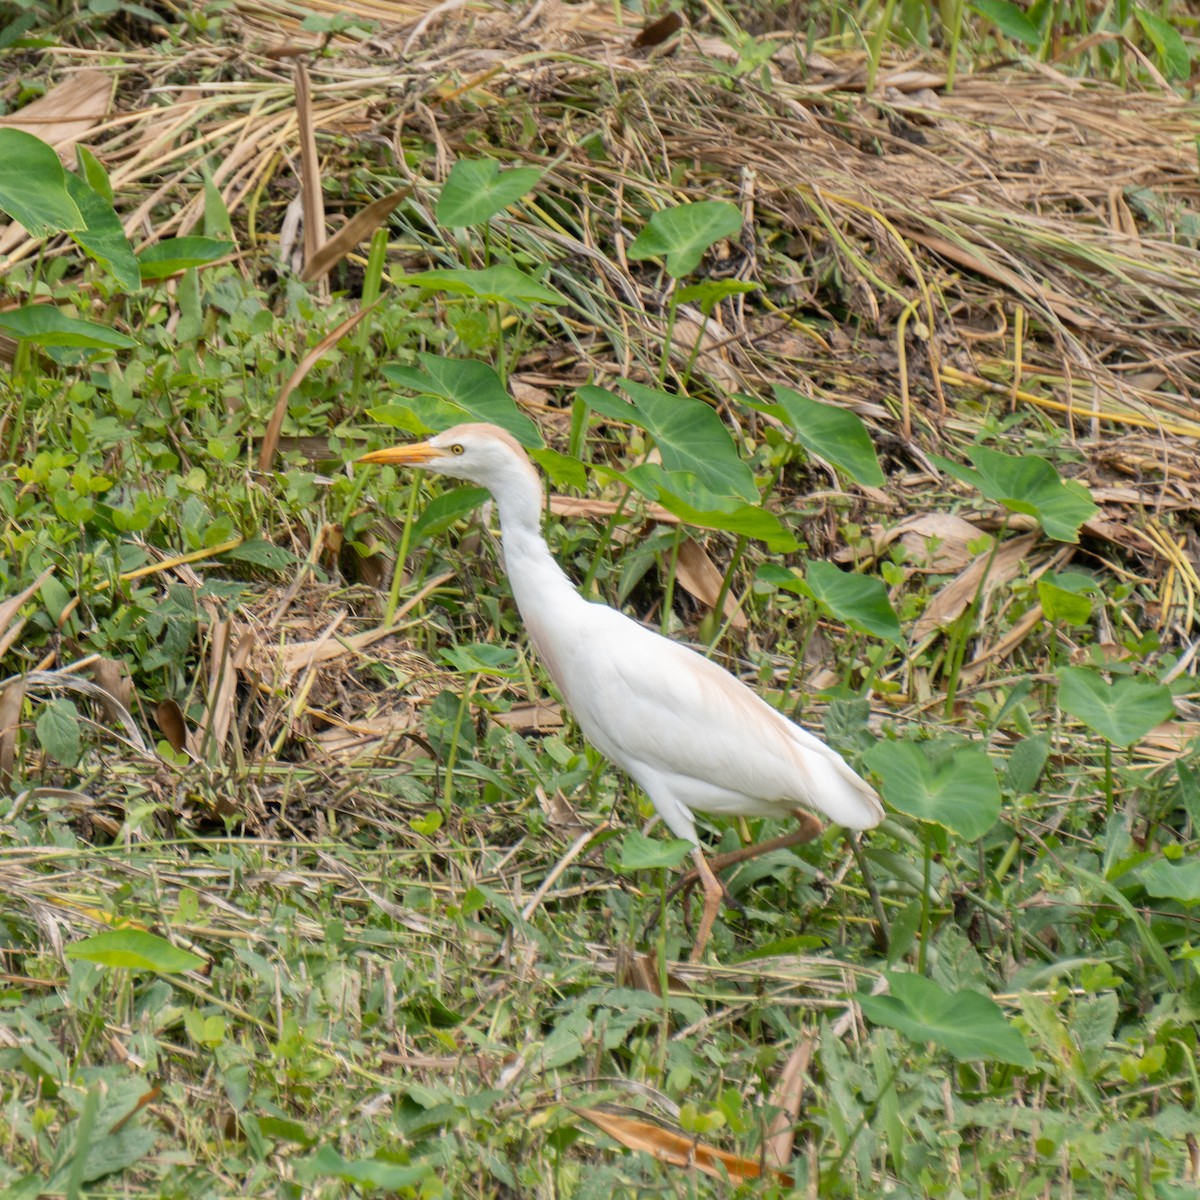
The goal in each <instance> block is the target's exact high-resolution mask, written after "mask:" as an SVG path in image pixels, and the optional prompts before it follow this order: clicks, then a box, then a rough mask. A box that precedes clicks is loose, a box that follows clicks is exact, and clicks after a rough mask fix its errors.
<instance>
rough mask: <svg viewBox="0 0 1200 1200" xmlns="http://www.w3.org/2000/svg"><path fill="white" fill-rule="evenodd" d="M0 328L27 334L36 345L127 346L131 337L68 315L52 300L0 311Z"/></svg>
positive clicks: (86, 347) (83, 348)
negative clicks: (47, 302) (56, 306)
mask: <svg viewBox="0 0 1200 1200" xmlns="http://www.w3.org/2000/svg"><path fill="white" fill-rule="evenodd" d="M0 329H2V330H3V331H4V332H5V333H7V334H11V335H12V336H13V337H15V338H26V339H27V340H29V341H31V342H33V343H34V344H35V345H38V346H69V347H72V348H74V349H80V350H128V349H129V348H130V347H132V346H136V345H137V342H135V341H134V340H133V338H129V337H126V336H125V335H124V334H123V333H118V332H117V331H116V330H115V329H109V327H108V326H107V325H97V324H95V323H94V322H92V321H81V320H79V318H77V317H68V316H67V315H66V313H63V312H60V311H59V310H58V309H57V308H55V307H54V305H53V304H27V305H25V307H24V308H13V309H10V310H9V311H8V312H6V313H0Z"/></svg>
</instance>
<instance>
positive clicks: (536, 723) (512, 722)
mask: <svg viewBox="0 0 1200 1200" xmlns="http://www.w3.org/2000/svg"><path fill="white" fill-rule="evenodd" d="M492 720H493V721H495V722H496V724H497V725H503V726H504V728H505V729H515V730H517V732H518V733H544V732H545V731H546V730H547V729H561V728H562V725H563V715H562V706H561V705H558V704H555V703H553V702H552V701H549V700H536V701H533V702H531V703H528V704H514V705H513V706H512V708H510V709H509V710H508V712H497V713H492Z"/></svg>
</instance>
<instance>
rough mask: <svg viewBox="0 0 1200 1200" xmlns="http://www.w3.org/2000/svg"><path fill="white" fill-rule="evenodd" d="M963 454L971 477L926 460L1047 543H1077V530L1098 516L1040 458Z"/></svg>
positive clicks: (981, 451) (1079, 491)
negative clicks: (1019, 518)
mask: <svg viewBox="0 0 1200 1200" xmlns="http://www.w3.org/2000/svg"><path fill="white" fill-rule="evenodd" d="M967 454H968V455H969V456H970V459H971V461H972V462H973V463H974V464H975V468H976V469H975V470H974V471H972V470H971V469H970V468H969V467H964V466H962V465H960V464H959V463H955V462H951V461H950V460H949V459H946V458H942V457H941V456H940V455H932V456H931V457H932V459H933V461H934V462H935V463H937V465H938V466H939V467H940V468H941V469H942V470H943V471H945V472H946V473H947V474H949V475H953V476H954V478H955V479H959V480H961V481H962V482H963V483H968V484H970V485H971V486H972V487H976V488H978V489H979V490H980V491H981V492H982V493H983V494H984V495H985V496H986V497H987V498H988V499H989V500H992V501H994V502H995V503H997V504H1003V505H1004V507H1005V508H1007V509H1009V511H1010V512H1018V513H1024V514H1026V515H1027V516H1031V517H1034V518H1036V520H1037V521H1038V522H1039V523H1040V524H1041V526H1042V528H1043V529H1044V530H1045V532H1046V536H1047V537H1052V538H1055V539H1056V540H1057V541H1060V542H1077V541H1079V529H1080V526H1082V525H1083V523H1084V522H1085V521H1090V520H1091V519H1092V518H1093V517H1094V516H1095V515H1096V513H1097V512H1099V511H1100V510H1099V509H1098V508H1097V507H1096V506H1095V505H1094V504H1093V503H1092V498H1091V494H1090V493H1089V492H1088V490H1087V488H1086V487H1084V486H1083V484H1082V483H1079V482H1078V481H1077V480H1074V479H1062V478H1060V477H1059V474H1058V472H1057V471H1056V470H1055V469H1054V467H1053V466H1051V465H1050V463H1049V462H1047V461H1046V460H1045V459H1044V458H1041V457H1040V456H1039V455H1036V454H1023V455H1020V456H1017V455H1012V454H1001V453H1000V452H999V451H998V450H989V449H987V447H986V446H972V447H970V448H969V449H968V450H967Z"/></svg>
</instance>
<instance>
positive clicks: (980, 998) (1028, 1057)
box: [856, 971, 1034, 1067]
mask: <svg viewBox="0 0 1200 1200" xmlns="http://www.w3.org/2000/svg"><path fill="white" fill-rule="evenodd" d="M884 974H885V975H886V977H887V981H888V987H889V988H890V990H891V995H889V996H858V997H856V999H857V1000H858V1003H859V1005H860V1007H861V1008H862V1010H863V1012H864V1013H866V1015H867V1017H868V1018H870V1020H872V1021H874V1022H875V1024H877V1025H886V1026H887V1027H888V1028H889V1029H896V1030H899V1032H901V1033H902V1034H904V1036H905V1037H907V1038H909V1039H910V1040H911V1041H914V1042H921V1043H924V1042H933V1043H934V1044H935V1045H937V1046H940V1047H941V1048H942V1049H943V1050H946V1051H948V1052H949V1053H950V1054H951V1055H952V1056H953V1057H954V1058H956V1059H958V1060H959V1061H960V1062H972V1061H975V1060H977V1059H982V1060H987V1061H995V1062H1003V1063H1011V1064H1012V1065H1013V1066H1015V1067H1032V1066H1033V1065H1034V1062H1033V1055H1032V1054H1031V1053H1030V1052H1029V1047H1028V1046H1026V1045H1025V1041H1024V1039H1023V1038H1022V1037H1021V1034H1020V1033H1019V1032H1018V1030H1016V1029H1014V1028H1013V1026H1012V1025H1010V1024H1009V1023H1008V1021H1007V1020H1005V1017H1004V1013H1003V1011H1002V1010H1001V1009H1000V1006H999V1005H998V1004H996V1003H995V1001H993V1000H992V999H991V998H990V997H988V996H985V995H983V994H982V993H980V992H975V991H970V990H966V991H961V992H948V991H946V990H945V989H944V988H943V987H942V986H941V985H940V984H937V983H934V981H933V980H932V979H926V978H925V977H924V976H922V975H913V974H911V973H909V972H902V971H885V972H884Z"/></svg>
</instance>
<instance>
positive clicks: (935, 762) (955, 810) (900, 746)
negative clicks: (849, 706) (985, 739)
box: [864, 741, 1000, 842]
mask: <svg viewBox="0 0 1200 1200" xmlns="http://www.w3.org/2000/svg"><path fill="white" fill-rule="evenodd" d="M864 761H865V762H866V764H867V766H868V767H870V768H871V770H872V771H874V772H875V774H876V775H878V776H879V779H880V781H881V784H882V790H883V798H884V799H885V800H886V801H887V802H888V803H889V804H890V805H891V806H892V807H893V808H895V809H897V810H898V811H900V812H902V813H906V814H907V815H908V816H910V817H916V818H917V819H918V820H920V821H932V822H933V823H934V824H935V825H941V826H942V827H943V828H945V829H949V830H950V831H951V832H952V833H956V834H958V836H959V837H962V838H965V839H966V840H967V841H968V842H973V841H975V839H976V838H980V837H982V836H983V835H984V834H985V833H987V831H988V830H989V829H991V827H992V826H993V825H994V824H995V823H996V819H997V818H998V817H999V815H1000V785H999V784H998V783H997V781H996V772H995V769H994V768H993V767H992V760H991V759H990V758H988V756H987V754H986V753H985V752H984V751H983V750H980V749H979V748H978V747H976V746H972V745H967V744H963V743H961V742H959V743H955V742H948V741H943V742H938V743H933V742H921V743H919V744H917V743H914V742H876V743H875V745H874V746H872V747H871V748H870V750H868V751H867V753H866V755H865V756H864Z"/></svg>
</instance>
